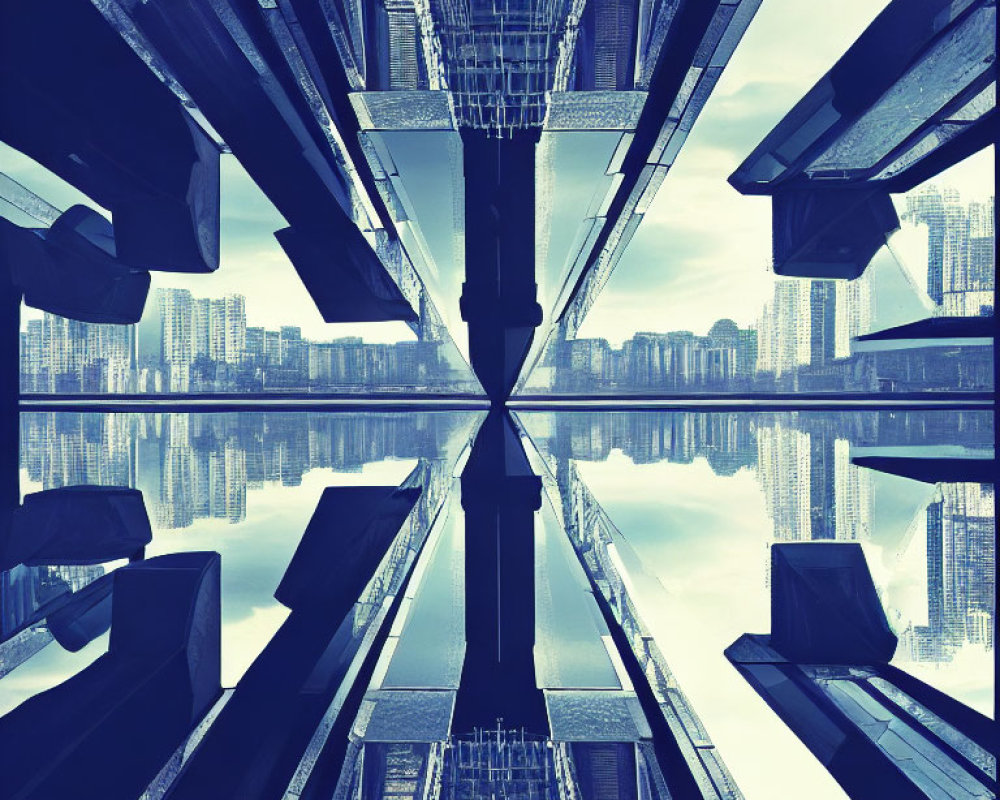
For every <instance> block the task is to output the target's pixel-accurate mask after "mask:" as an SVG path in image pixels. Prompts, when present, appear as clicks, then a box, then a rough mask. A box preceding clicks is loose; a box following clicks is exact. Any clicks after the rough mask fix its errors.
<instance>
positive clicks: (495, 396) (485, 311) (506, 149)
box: [461, 129, 542, 403]
mask: <svg viewBox="0 0 1000 800" xmlns="http://www.w3.org/2000/svg"><path fill="white" fill-rule="evenodd" d="M538 136H539V133H538V131H537V130H517V131H514V132H513V134H512V135H511V136H510V138H495V137H491V136H489V135H488V133H487V132H486V131H482V130H472V129H463V130H462V145H463V152H464V165H465V284H464V286H463V289H462V299H461V309H462V319H464V320H465V321H466V322H467V323H468V325H469V353H470V357H471V360H472V368H473V369H474V370H475V372H476V375H477V377H478V378H479V381H480V383H482V385H483V388H484V389H485V390H486V394H487V395H489V397H490V399H491V400H492V401H493V402H494V403H502V402H503V401H504V400H506V399H507V397H508V396H509V395H510V392H511V390H512V389H513V388H514V384H515V383H516V381H517V378H518V375H519V373H520V371H521V366H522V365H523V364H524V360H525V357H526V356H527V353H528V348H529V347H530V346H531V340H532V337H533V336H534V332H535V328H536V327H538V325H540V324H541V321H542V309H541V307H540V306H539V305H538V302H537V300H536V294H537V288H538V287H537V284H536V283H535V145H536V144H537V142H538Z"/></svg>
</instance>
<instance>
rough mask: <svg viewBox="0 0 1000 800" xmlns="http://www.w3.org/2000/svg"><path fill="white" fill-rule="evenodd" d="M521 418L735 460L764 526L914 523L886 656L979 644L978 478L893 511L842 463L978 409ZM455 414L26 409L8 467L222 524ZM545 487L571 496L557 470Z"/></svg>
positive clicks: (624, 444)
mask: <svg viewBox="0 0 1000 800" xmlns="http://www.w3.org/2000/svg"><path fill="white" fill-rule="evenodd" d="M474 416H476V415H475V414H472V415H471V416H470V417H469V419H472V417H474ZM521 419H522V424H524V425H525V429H526V431H527V433H528V434H529V436H531V438H532V439H533V441H535V443H536V445H537V446H539V447H540V451H541V452H542V454H543V455H545V456H547V457H549V458H552V459H554V462H553V463H554V464H556V465H558V464H559V463H560V462H565V463H567V464H568V463H576V464H586V463H588V462H589V463H601V462H607V461H608V459H609V458H610V457H611V456H612V454H613V453H614V452H615V451H620V452H622V453H623V454H624V455H625V456H626V457H627V458H629V459H630V461H631V462H632V463H633V464H634V465H636V466H641V465H653V464H656V463H659V462H665V463H672V464H678V465H693V464H694V462H695V461H696V460H702V459H704V460H705V461H706V462H707V464H708V465H709V467H710V468H711V470H712V472H713V474H714V475H715V476H717V477H720V478H726V477H734V476H736V475H737V474H738V473H740V472H742V471H749V473H750V474H751V475H752V476H753V480H754V483H755V485H756V486H757V491H758V492H759V495H760V497H761V500H762V503H763V510H764V511H765V513H766V515H767V518H768V519H769V520H770V525H771V531H770V534H769V537H768V541H769V542H789V541H824V540H834V541H859V542H863V543H877V544H878V546H879V547H880V548H888V551H889V552H891V551H892V550H893V548H901V547H902V544H900V543H901V542H911V543H912V544H911V545H907V547H906V549H907V550H908V549H909V547H911V546H916V544H918V541H917V540H918V539H920V538H921V536H924V537H926V539H927V542H928V545H927V555H926V562H925V563H926V582H927V590H926V591H927V593H928V594H927V603H928V604H929V605H928V608H929V611H928V614H929V616H928V620H929V621H928V622H927V624H926V625H923V624H919V623H910V622H905V621H904V623H905V627H904V629H903V630H901V631H900V635H901V649H900V653H901V656H900V657H901V658H902V657H903V654H905V656H906V657H907V658H909V659H910V660H912V661H915V662H935V663H945V662H947V661H948V660H950V658H951V657H952V656H953V654H954V653H955V652H956V651H957V649H960V648H961V647H963V646H964V645H966V644H977V645H980V646H984V647H992V633H991V631H992V628H990V627H989V625H988V624H987V623H988V622H989V620H991V619H992V616H991V615H992V611H991V609H992V606H991V603H992V592H993V587H992V574H993V568H992V564H993V559H994V558H995V554H994V553H993V549H992V537H993V517H994V513H993V509H994V497H993V490H992V487H991V486H989V485H985V484H983V485H979V484H953V483H942V484H939V485H938V486H937V488H935V489H934V490H933V491H932V492H930V493H929V494H927V497H926V501H925V502H923V503H921V502H919V495H918V496H917V499H916V500H912V501H911V500H907V501H906V502H904V503H903V504H902V505H901V506H900V509H902V514H903V517H902V518H900V517H899V514H900V511H899V510H894V509H893V508H892V504H893V503H894V502H897V503H898V502H899V499H898V498H897V499H896V500H893V499H892V496H891V495H886V494H885V492H886V488H885V486H886V485H889V484H891V483H892V482H893V481H898V480H900V479H898V478H893V477H891V476H890V477H889V478H887V479H882V478H880V477H878V476H879V473H876V472H873V471H872V470H868V469H863V468H860V467H857V466H854V465H853V464H852V463H851V457H852V451H853V450H855V449H856V448H862V449H864V448H872V447H875V448H878V447H889V448H894V447H900V446H902V447H905V446H907V445H909V446H932V447H933V446H940V445H941V444H946V443H947V444H953V443H954V442H955V441H956V438H958V439H959V441H961V442H962V443H963V444H964V445H965V446H967V447H969V448H972V449H979V450H982V451H984V452H985V451H986V450H987V449H988V448H989V447H990V446H991V444H992V424H991V421H990V420H989V418H988V416H984V415H983V414H982V413H981V412H964V413H959V414H946V415H942V414H940V413H938V414H934V413H933V412H913V413H910V414H906V415H899V414H897V413H894V412H842V413H838V414H835V415H825V414H821V413H813V414H797V413H794V412H775V413H757V414H753V415H747V414H741V413H736V412H729V413H723V412H720V413H699V412H673V413H660V414H653V415H644V414H628V413H619V414H614V415H608V414H599V413H598V414H591V415H584V416H581V415H573V414H570V415H560V414H556V415H554V416H553V415H547V414H531V413H528V414H524V415H522V416H521ZM546 419H549V420H551V423H549V424H543V423H545V421H546ZM458 427H460V426H458V424H457V421H456V420H453V419H449V418H448V417H447V416H445V415H433V414H429V415H423V416H422V417H421V419H420V420H419V421H418V422H417V424H415V423H414V420H413V419H412V418H411V417H410V416H409V415H393V414H361V415H359V414H347V415H330V414H323V413H309V414H304V415H303V414H295V413H291V412H286V413H278V412H260V413H235V412H231V413H226V414H221V415H201V414H194V413H173V414H152V413H150V414H114V415H108V414H84V413H73V414H68V413H51V412H50V413H41V412H32V413H29V414H26V415H25V416H24V419H23V422H22V433H21V436H22V452H23V453H24V454H25V455H24V456H23V457H22V469H23V470H24V475H25V478H26V480H27V481H29V482H30V483H31V484H34V485H36V486H37V487H38V488H41V489H54V488H59V487H62V486H67V485H77V484H89V485H122V486H130V487H134V488H138V489H140V490H141V491H142V492H143V495H144V497H145V500H146V503H147V508H148V511H149V515H150V519H151V521H152V523H153V526H154V529H156V530H183V529H186V528H191V527H192V526H193V525H196V523H197V522H198V520H211V519H218V520H220V521H224V522H226V523H228V524H230V525H237V524H240V523H243V522H244V521H245V520H246V519H247V500H248V494H249V493H252V492H259V491H261V490H264V489H267V488H268V487H271V488H272V489H276V488H277V487H279V486H280V487H286V488H294V487H298V486H301V485H302V484H303V481H304V479H305V477H306V475H307V474H308V473H310V472H311V471H313V470H333V471H334V472H338V473H344V472H346V473H360V472H361V471H362V470H363V469H364V465H365V464H370V463H374V462H384V461H394V460H401V461H406V460H416V461H417V462H420V461H421V460H430V461H433V460H434V459H437V458H440V457H441V453H443V452H444V451H446V450H447V449H448V447H449V446H453V444H451V445H450V444H449V443H450V442H453V440H454V436H455V433H456V431H457V429H458ZM553 471H554V474H556V475H557V476H562V478H561V479H565V478H567V477H568V476H569V475H570V470H568V468H562V467H559V466H556V467H555V468H554V470H553ZM574 474H575V473H574ZM886 481H888V484H887V483H886ZM598 488H600V487H598ZM560 491H561V493H562V495H563V497H571V496H574V491H573V490H572V489H571V487H569V486H567V485H563V484H560ZM907 493H908V494H913V490H912V489H909V490H907ZM613 519H614V515H612V520H613ZM925 520H926V521H925ZM920 525H922V526H923V531H924V533H923V534H921V532H920V531H918V530H917V526H920ZM624 533H625V534H626V536H627V535H628V534H629V530H628V528H627V526H626V528H625V529H624ZM902 553H903V550H902V549H900V550H899V551H898V552H896V555H895V556H894V558H896V559H899V558H901V555H902ZM935 554H936V555H935ZM983 614H987V615H988V616H987V617H986V618H984V617H983Z"/></svg>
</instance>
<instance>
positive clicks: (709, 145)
mask: <svg viewBox="0 0 1000 800" xmlns="http://www.w3.org/2000/svg"><path fill="white" fill-rule="evenodd" d="M885 5H886V3H885V2H883V1H882V0H841V2H837V3H806V2H802V0H764V2H763V4H762V6H761V8H760V10H759V11H758V13H757V16H756V18H755V19H754V20H753V22H752V23H751V24H750V28H749V30H748V31H747V34H746V36H745V37H744V39H743V41H742V43H741V44H740V46H739V47H738V48H737V50H736V53H735V54H734V56H733V58H732V61H731V62H730V64H729V66H728V67H727V68H726V70H725V72H724V73H723V75H722V78H721V80H720V81H719V84H718V86H717V87H716V89H715V91H714V93H713V95H712V97H711V98H710V100H709V102H708V104H707V106H706V107H705V109H704V112H703V113H702V115H701V117H700V119H699V120H698V122H697V124H696V125H695V128H694V130H693V132H692V134H691V136H690V137H689V139H688V141H687V143H686V144H685V146H684V148H683V149H682V151H681V153H680V155H679V157H678V159H677V162H676V164H675V165H674V167H673V168H672V170H671V172H670V173H669V175H668V177H667V180H666V181H665V182H664V184H663V186H662V188H661V189H660V192H659V194H658V196H657V198H656V200H655V201H654V203H653V205H652V207H651V208H650V210H649V213H648V214H647V215H646V219H645V221H644V223H643V226H642V227H641V228H640V229H639V232H638V233H637V234H636V236H635V238H634V240H633V241H632V244H631V247H630V249H629V251H628V252H627V253H626V254H625V257H624V258H623V260H622V262H621V264H620V265H619V267H618V269H617V271H616V272H615V273H614V275H613V276H612V278H611V280H610V281H609V283H608V286H607V287H606V289H605V291H604V293H603V295H602V296H601V297H600V298H599V300H598V301H597V303H596V305H595V306H594V308H593V310H592V311H591V314H590V316H589V318H588V319H587V321H586V323H585V324H584V326H583V329H582V330H581V331H580V335H581V336H604V337H606V338H608V339H610V340H612V342H616V343H617V342H620V341H621V340H622V339H625V338H628V337H629V336H631V335H632V334H633V333H634V332H635V331H637V330H654V331H664V330H678V329H689V330H693V331H694V332H696V333H704V332H706V331H707V329H708V328H709V326H710V325H711V324H712V322H714V321H715V320H716V319H718V318H720V317H723V316H727V317H731V318H733V319H735V320H736V321H737V322H738V323H740V324H749V323H752V322H753V321H754V319H755V318H756V317H757V315H758V313H759V311H760V308H761V306H762V304H763V302H764V301H765V299H767V298H768V297H769V295H770V293H771V285H772V282H773V275H772V273H770V272H769V270H768V267H767V263H768V259H769V255H770V201H769V199H768V198H761V197H743V196H741V195H740V194H739V193H737V192H736V191H735V190H734V189H732V188H731V187H730V186H729V185H728V183H727V182H726V178H727V177H728V176H729V174H730V173H731V172H732V171H733V169H735V168H736V167H737V166H738V165H739V163H740V162H741V161H742V160H743V159H744V158H745V157H746V155H747V154H749V152H750V151H751V150H752V149H753V147H754V146H755V145H756V144H757V143H758V142H759V141H760V140H761V138H763V136H764V135H766V134H767V133H768V132H769V131H770V130H771V128H772V127H773V126H774V125H775V124H776V123H777V122H778V121H779V120H780V119H781V118H782V116H784V114H785V113H786V112H787V111H788V110H789V109H790V108H791V106H792V105H793V104H794V103H795V102H796V101H798V100H799V99H800V98H801V96H802V95H803V94H804V93H805V92H806V91H808V90H809V89H810V88H811V87H812V86H813V84H814V83H815V82H816V81H817V80H818V79H819V78H820V77H821V76H822V75H823V74H824V73H825V72H826V71H827V70H828V69H829V68H830V67H831V66H832V65H833V64H834V62H835V61H836V60H837V58H838V57H839V56H840V55H841V54H842V53H843V52H844V51H845V50H846V48H847V47H848V46H849V45H850V44H851V43H852V42H853V41H854V40H855V39H856V38H857V36H858V34H859V33H860V32H861V31H862V30H863V29H864V28H865V27H866V26H867V25H868V24H869V23H870V22H871V20H872V19H873V18H874V17H875V16H876V14H877V13H878V12H879V11H880V10H881V9H882V8H883V7H884V6H885ZM986 157H987V158H991V157H992V154H987V156H986ZM0 171H3V172H8V173H10V174H12V175H13V176H14V177H16V178H17V179H19V180H21V181H22V182H24V183H25V184H27V185H28V186H29V188H32V189H34V190H36V191H37V192H38V193H39V194H41V195H43V196H44V197H46V198H47V199H49V200H50V201H51V202H53V203H55V204H56V205H58V206H59V207H60V208H64V207H65V206H67V205H69V204H70V203H72V202H80V201H81V199H82V200H85V198H83V196H82V195H80V193H79V192H76V191H75V190H73V189H72V188H71V187H68V186H66V185H65V184H63V183H62V182H61V181H59V180H58V179H56V178H54V177H52V176H51V175H48V174H47V173H46V172H45V171H44V170H42V169H41V168H40V167H38V166H37V165H35V164H34V163H33V162H30V161H29V160H28V159H25V158H23V157H22V156H19V155H18V154H16V153H14V152H12V151H10V150H9V149H6V148H3V147H2V146H0ZM957 172H958V173H960V174H958V175H956V176H955V177H954V178H952V179H951V182H954V183H956V184H957V185H958V186H959V188H961V189H962V190H963V194H964V195H966V196H967V197H982V196H986V195H987V194H989V193H991V192H992V175H993V171H992V169H991V168H989V166H988V165H987V166H986V168H984V167H983V164H982V159H980V162H979V164H977V165H975V166H973V167H972V168H966V169H958V170H957ZM222 193H223V216H222V243H223V244H222V266H221V267H220V269H219V270H218V271H217V272H216V273H213V274H211V275H181V274H171V273H153V286H154V287H156V286H176V287H186V288H190V289H191V290H192V292H194V293H195V294H196V295H200V296H221V295H223V294H225V293H227V292H240V293H242V294H245V295H246V297H247V316H248V322H249V324H251V325H264V326H267V327H272V328H276V327H278V326H280V325H287V324H297V325H301V327H302V329H303V333H304V334H305V335H306V336H308V337H310V338H314V339H328V338H335V337H338V336H348V335H361V336H364V338H365V339H366V340H367V341H396V340H399V339H408V338H412V334H411V333H410V331H409V329H408V328H407V327H406V326H405V325H404V324H402V323H372V324H360V325H359V324H339V325H327V324H325V323H324V322H323V321H322V319H321V317H320V315H319V313H318V312H317V311H316V308H315V306H314V305H313V303H312V301H311V299H310V297H309V295H308V293H307V292H306V291H305V288H304V287H303V286H302V284H301V282H300V281H299V279H298V276H297V275H296V273H295V271H294V270H293V268H292V267H291V265H290V264H289V262H288V260H287V259H286V257H285V255H284V253H283V252H282V250H281V248H280V247H279V246H278V244H277V242H276V241H275V240H274V237H273V235H272V233H273V231H274V230H276V229H278V228H279V227H283V226H284V222H283V221H282V219H281V217H280V215H279V214H278V213H277V212H276V211H275V209H274V208H273V207H272V206H271V204H270V202H269V201H268V200H267V199H266V198H265V197H264V196H263V194H262V193H261V192H260V191H259V190H258V189H257V187H256V186H255V185H254V183H253V182H252V181H251V180H250V179H249V178H248V176H247V175H246V173H245V172H244V171H243V169H242V168H241V167H240V165H239V164H238V163H237V162H236V161H235V159H234V158H233V157H232V156H224V157H223V170H222ZM0 210H2V209H0ZM27 313H28V314H36V313H37V312H31V311H29V312H27ZM452 316H457V315H452Z"/></svg>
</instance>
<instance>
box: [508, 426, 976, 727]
mask: <svg viewBox="0 0 1000 800" xmlns="http://www.w3.org/2000/svg"><path fill="white" fill-rule="evenodd" d="M519 419H520V421H521V422H522V424H523V426H524V429H525V431H526V432H527V433H528V435H529V437H530V438H531V439H532V441H533V442H534V443H535V445H536V446H538V447H539V450H540V452H541V453H542V454H543V456H544V457H545V458H546V460H547V462H548V463H549V466H550V469H551V470H552V473H553V475H555V476H556V479H557V481H558V484H559V494H560V496H561V497H562V498H563V502H564V503H565V502H568V501H567V498H577V499H578V498H579V497H581V496H583V497H585V498H587V502H585V503H584V505H585V506H586V505H587V504H588V503H593V504H595V509H594V510H593V511H589V510H586V509H584V510H582V511H581V510H578V511H577V512H574V513H570V512H567V513H566V516H567V518H568V519H574V518H580V515H583V518H589V517H592V516H594V515H595V514H603V513H605V512H606V513H607V514H608V515H610V521H611V523H612V524H613V525H617V526H618V528H619V529H620V531H621V533H622V535H624V536H625V538H626V539H627V540H631V541H632V543H633V546H635V547H637V549H638V550H639V555H640V558H642V557H643V556H652V555H653V554H654V553H655V552H662V554H663V557H669V556H670V554H671V547H670V545H668V544H656V542H657V541H658V540H659V539H663V540H665V541H667V542H674V543H676V545H677V547H678V550H677V551H676V554H675V556H674V557H676V558H680V559H681V563H683V559H684V554H685V553H686V552H687V549H688V547H690V546H693V545H692V544H690V543H693V542H696V541H697V540H698V537H699V535H700V534H699V531H701V535H705V536H711V526H712V524H714V523H713V522H711V521H706V520H708V516H712V517H714V518H716V520H715V521H716V522H718V523H719V524H721V525H723V526H725V528H726V530H727V531H729V532H730V533H732V535H738V536H740V538H743V539H744V540H746V539H747V537H749V538H750V539H752V540H754V541H759V542H760V544H761V546H762V549H761V550H760V551H759V555H758V556H757V557H756V558H755V563H754V564H753V565H752V566H750V565H746V566H745V568H741V570H740V571H741V572H742V573H743V575H744V577H746V576H748V575H749V574H751V573H753V572H754V571H755V570H756V571H759V572H760V578H759V581H758V583H757V587H758V590H764V589H765V588H766V586H767V585H768V582H769V577H768V574H767V569H766V567H767V563H768V555H767V553H768V551H769V549H770V546H771V543H773V542H796V541H820V540H833V541H841V542H848V541H858V542H861V543H862V545H863V546H864V547H865V548H866V551H870V552H871V553H873V554H874V555H872V556H869V560H871V559H872V558H873V557H875V556H877V557H878V558H877V563H878V566H877V567H875V568H873V569H876V574H877V580H880V581H881V586H880V588H882V589H883V602H884V603H886V605H887V608H888V611H889V614H890V620H891V622H892V624H893V626H894V628H895V630H896V633H897V634H898V635H899V637H900V643H899V647H898V649H897V651H896V663H899V664H901V665H904V664H905V665H910V666H912V667H913V668H914V669H915V670H916V671H917V672H918V673H919V674H920V675H921V677H924V679H925V680H929V681H930V682H932V683H934V681H935V677H934V675H935V672H941V673H942V674H943V675H944V680H945V681H947V680H948V675H947V671H948V667H947V665H948V664H950V663H951V662H957V665H956V666H955V667H954V674H955V675H959V672H960V671H961V672H962V675H961V678H962V680H963V681H965V679H966V678H971V681H967V682H966V685H965V687H964V688H965V690H966V691H967V694H966V698H965V699H966V702H970V703H973V704H974V705H977V707H981V708H983V709H986V710H991V708H992V680H991V679H990V676H989V668H988V661H989V659H988V658H986V657H985V656H986V655H987V654H988V653H992V651H993V647H994V630H995V615H994V599H995V552H994V532H995V497H994V487H993V485H992V484H987V483H955V482H940V483H937V484H925V483H921V482H919V481H915V480H909V479H906V478H901V477H897V476H894V475H887V474H884V473H881V472H878V471H876V470H872V469H864V468H861V467H858V466H856V465H855V464H852V458H855V457H858V456H864V455H871V454H878V453H885V454H893V455H905V456H911V457H925V458H926V457H932V456H938V457H941V456H965V457H978V458H982V457H989V456H990V455H991V454H992V446H993V427H992V415H991V414H990V413H989V412H982V411H947V412H941V411H910V412H908V411H840V412H774V413H767V412H751V413H746V412H715V413H703V412H642V411H638V412H590V413H586V412H584V413H566V414H559V413H547V412H522V413H521V414H519ZM699 463H701V464H702V466H701V467H699ZM658 464H669V465H676V466H675V467H672V468H666V471H664V467H659V466H657V465H658ZM705 466H707V467H708V468H709V470H710V476H711V477H710V478H709V477H706V471H705V469H704V467H705ZM685 468H686V469H687V470H688V472H689V473H690V478H688V479H684V472H683V470H684V469H685ZM644 476H645V477H644ZM733 480H735V481H736V482H737V483H740V484H741V485H744V486H748V484H747V481H751V482H752V486H753V487H754V488H753V489H749V488H748V491H751V492H752V493H754V494H756V495H757V497H758V498H759V499H758V500H756V501H755V504H759V511H758V512H755V511H754V510H753V507H752V506H751V507H750V508H749V509H743V508H741V507H739V506H738V505H737V506H735V507H733V508H732V509H731V510H727V508H728V504H726V503H725V502H724V503H723V505H722V506H721V507H709V506H704V507H701V506H699V504H700V503H702V502H704V500H705V497H706V496H708V497H716V498H717V499H719V500H722V501H724V499H725V497H726V496H727V494H728V493H730V492H735V491H737V488H736V486H735V485H734V484H733V483H732V481H733ZM664 481H669V482H667V483H663V482H664ZM692 481H693V482H694V483H692ZM698 481H701V482H702V483H703V484H704V485H699V483H698ZM727 481H728V483H727ZM630 484H633V485H632V486H631V488H629V485H630ZM658 486H659V487H660V489H659V490H658V489H657V487H658ZM688 494H690V496H688ZM694 509H699V511H698V512H695V511H694ZM706 515H708V516H706ZM765 525H766V528H765V527H764V526H765ZM677 526H680V527H679V528H678V527H677ZM702 528H705V530H703V531H702ZM740 531H742V532H741V533H738V532H740ZM727 535H728V534H727ZM636 542H640V543H643V542H644V543H645V547H647V548H654V550H649V549H646V550H643V549H642V547H641V546H640V545H639V544H636ZM716 547H724V545H723V544H722V543H721V542H720V543H718V544H717V545H716ZM744 550H745V548H744ZM712 552H716V555H715V556H714V558H715V559H716V560H717V562H718V566H719V568H720V569H722V570H725V569H727V568H728V567H727V566H726V562H727V555H726V553H725V550H724V549H723V550H721V551H720V550H714V551H712ZM651 561H652V562H653V565H649V564H647V568H648V569H650V571H651V572H653V574H656V567H655V564H656V563H657V558H655V557H652V558H651ZM707 564H708V562H706V564H705V565H703V566H707ZM729 566H730V567H731V566H732V565H729ZM692 568H694V567H693V566H692ZM657 577H658V578H659V579H660V580H661V581H662V582H663V583H664V585H665V587H666V588H667V590H668V592H669V591H671V589H672V587H671V585H670V583H669V581H668V579H667V577H665V576H664V575H657ZM706 577H707V576H706ZM743 585H744V587H747V588H748V590H749V589H751V588H752V586H748V584H746V583H744V584H743ZM735 599H736V598H735V597H733V598H732V600H733V601H735ZM976 653H979V654H981V655H982V656H983V657H977V656H975V654H976ZM928 668H931V672H930V673H927V672H926V670H927V669H928ZM970 669H971V670H973V671H974V672H973V674H972V675H971V676H970V675H968V674H967V672H968V670H970ZM976 670H978V671H979V674H975V671H976ZM984 690H985V692H984ZM987 695H988V697H987Z"/></svg>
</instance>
